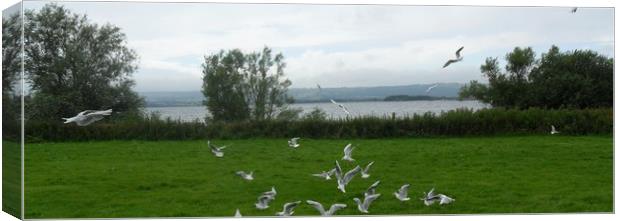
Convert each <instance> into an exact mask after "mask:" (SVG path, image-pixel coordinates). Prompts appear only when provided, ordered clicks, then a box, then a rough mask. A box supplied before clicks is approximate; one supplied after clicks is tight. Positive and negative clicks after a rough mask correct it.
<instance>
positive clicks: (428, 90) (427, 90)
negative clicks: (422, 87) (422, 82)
mask: <svg viewBox="0 0 620 221" xmlns="http://www.w3.org/2000/svg"><path fill="white" fill-rule="evenodd" d="M437 86H439V84H434V85H433V86H430V87H428V89H426V94H428V93H429V92H431V90H433V88H436V87H437Z"/></svg>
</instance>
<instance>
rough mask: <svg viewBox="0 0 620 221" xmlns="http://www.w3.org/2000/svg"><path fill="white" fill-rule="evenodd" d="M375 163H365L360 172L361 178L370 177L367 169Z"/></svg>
mask: <svg viewBox="0 0 620 221" xmlns="http://www.w3.org/2000/svg"><path fill="white" fill-rule="evenodd" d="M374 163H375V161H372V162H370V163H369V164H368V165H366V167H365V168H364V169H363V170H362V171H361V172H362V179H366V178H368V177H370V174H368V170H370V166H372V165H373V164H374Z"/></svg>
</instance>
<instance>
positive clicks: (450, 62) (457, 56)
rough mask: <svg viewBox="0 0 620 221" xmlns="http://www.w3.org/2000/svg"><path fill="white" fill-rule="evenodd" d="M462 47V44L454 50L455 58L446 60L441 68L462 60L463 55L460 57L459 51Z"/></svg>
mask: <svg viewBox="0 0 620 221" xmlns="http://www.w3.org/2000/svg"><path fill="white" fill-rule="evenodd" d="M463 48H464V46H463V47H461V48H459V50H456V58H455V59H450V60H448V62H446V64H444V65H443V68H445V67H448V65H450V64H452V63H456V62H459V61H462V60H463V57H461V51H462V50H463Z"/></svg>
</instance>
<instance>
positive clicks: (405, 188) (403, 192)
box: [394, 184, 409, 201]
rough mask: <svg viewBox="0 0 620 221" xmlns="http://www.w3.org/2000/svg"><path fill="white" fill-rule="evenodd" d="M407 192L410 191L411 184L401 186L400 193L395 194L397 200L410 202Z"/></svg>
mask: <svg viewBox="0 0 620 221" xmlns="http://www.w3.org/2000/svg"><path fill="white" fill-rule="evenodd" d="M407 191H409V184H405V185H403V186H401V187H400V189H398V192H394V196H396V199H398V200H400V201H409V197H407Z"/></svg>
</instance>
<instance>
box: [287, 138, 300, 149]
mask: <svg viewBox="0 0 620 221" xmlns="http://www.w3.org/2000/svg"><path fill="white" fill-rule="evenodd" d="M297 141H299V137H293V138H292V139H291V140H289V141H288V146H289V147H292V148H293V149H294V148H297V147H299V143H297Z"/></svg>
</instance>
